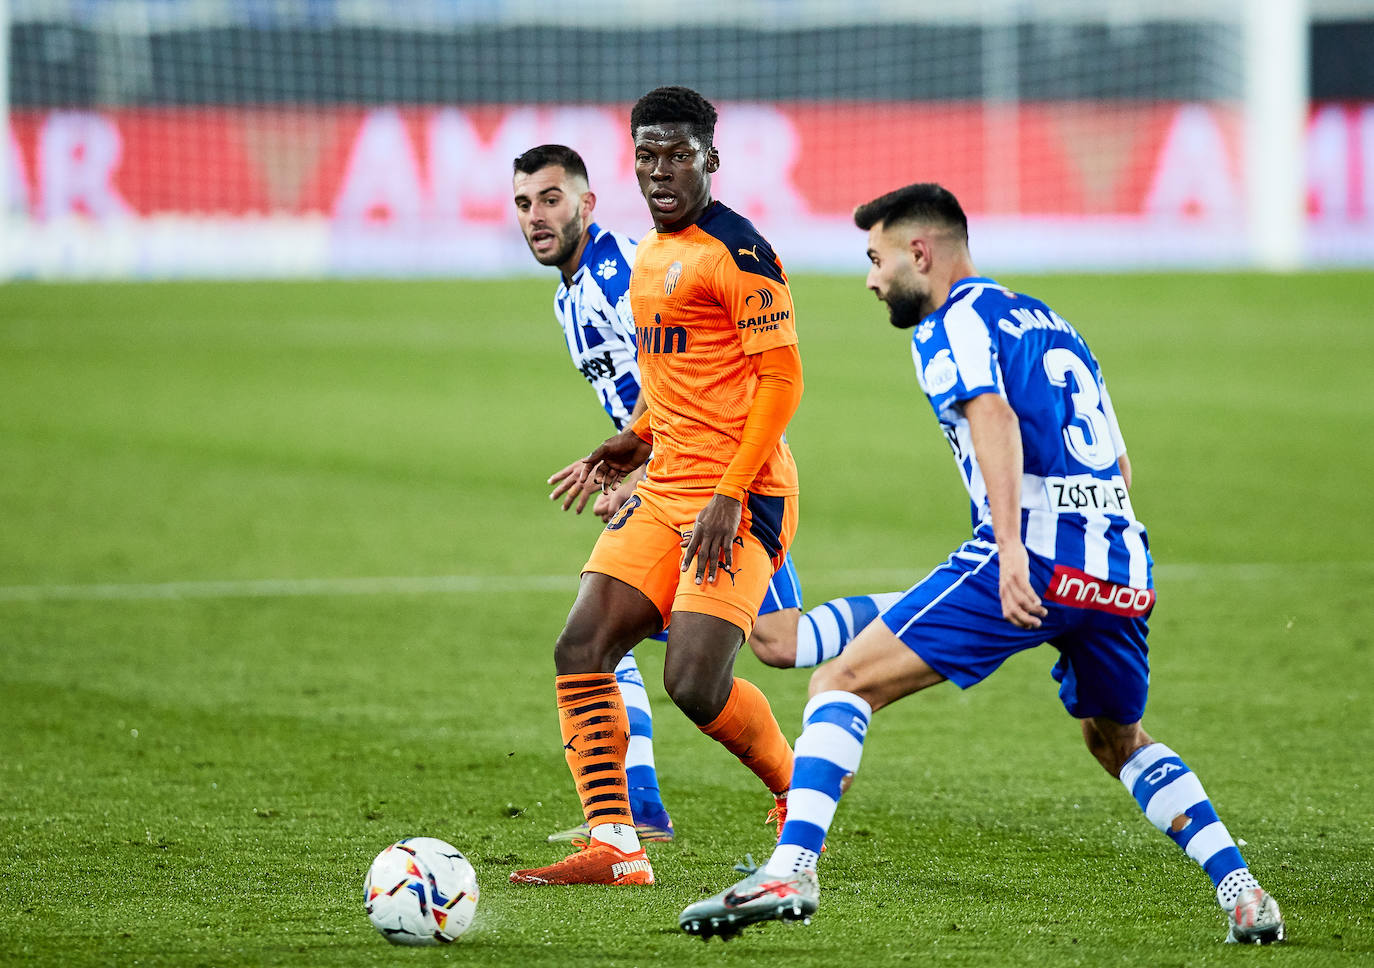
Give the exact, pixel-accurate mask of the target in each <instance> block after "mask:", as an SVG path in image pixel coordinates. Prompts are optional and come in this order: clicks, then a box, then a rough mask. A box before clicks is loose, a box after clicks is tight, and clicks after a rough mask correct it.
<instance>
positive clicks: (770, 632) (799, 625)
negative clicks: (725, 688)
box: [749, 554, 903, 669]
mask: <svg viewBox="0 0 1374 968" xmlns="http://www.w3.org/2000/svg"><path fill="white" fill-rule="evenodd" d="M902 594H903V593H902V592H885V593H880V594H877V595H853V596H850V597H848V598H836V599H832V600H831V601H828V602H826V603H824V604H823V605H819V606H817V607H816V608H813V609H811V610H810V611H808V612H806V613H804V614H803V612H802V595H801V580H800V579H799V578H798V577H797V568H796V565H794V564H793V563H792V556H791V555H790V554H789V555H787V556H786V557H785V558H784V559H783V562H782V565H781V566H780V567H779V568H778V570H777V571H776V572H774V574H773V577H772V579H771V580H770V581H769V583H768V591H767V592H766V593H765V594H764V597H763V604H762V605H761V606H760V607H759V620H758V622H756V623H755V624H754V631H753V632H752V633H750V635H749V647H750V648H751V649H753V650H754V654H755V655H756V656H758V658H759V661H760V662H762V663H764V664H765V665H770V666H774V667H776V668H779V669H792V668H797V669H804V668H810V667H812V666H816V665H820V664H821V663H822V662H824V661H826V660H827V659H833V658H834V657H835V656H837V655H839V654H840V652H841V651H842V650H843V649H844V647H845V646H846V645H848V644H849V643H850V642H851V641H852V640H853V639H854V636H856V635H858V634H859V632H861V631H863V629H864V627H865V626H867V625H868V623H869V622H872V621H873V620H874V619H875V618H877V617H878V613H879V612H881V611H882V610H883V609H884V608H886V607H887V606H888V605H891V604H892V603H893V602H895V601H897V600H898V599H899V598H901V597H902Z"/></svg>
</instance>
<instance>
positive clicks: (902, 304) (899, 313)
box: [883, 291, 929, 329]
mask: <svg viewBox="0 0 1374 968" xmlns="http://www.w3.org/2000/svg"><path fill="white" fill-rule="evenodd" d="M883 301H884V302H885V303H886V304H887V317H888V322H890V323H891V324H892V325H893V326H894V327H896V328H897V329H911V328H912V327H913V326H915V325H917V324H918V323H919V322H920V321H921V320H923V319H925V318H926V316H927V315H929V308H928V305H927V304H928V302H929V300H927V299H926V298H925V297H924V296H920V295H917V294H916V293H913V292H895V291H894V292H889V293H888V294H887V299H885V300H883Z"/></svg>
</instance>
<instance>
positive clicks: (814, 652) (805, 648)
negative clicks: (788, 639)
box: [796, 592, 906, 669]
mask: <svg viewBox="0 0 1374 968" xmlns="http://www.w3.org/2000/svg"><path fill="white" fill-rule="evenodd" d="M905 594H906V592H884V593H882V594H878V595H854V596H852V597H850V598H835V599H831V600H830V601H828V602H826V603H825V604H823V605H817V606H816V607H815V608H813V609H811V610H810V611H809V612H807V613H806V614H805V615H803V616H802V617H801V619H800V620H799V621H798V622H797V660H796V667H797V668H798V669H805V668H810V667H811V666H818V665H820V664H821V663H822V662H824V661H825V660H826V659H833V658H835V656H837V655H839V654H840V653H841V652H843V651H844V647H845V646H846V645H848V644H849V643H850V641H851V640H852V639H853V638H854V636H856V635H858V634H859V633H860V632H861V631H863V628H864V626H866V625H868V623H869V622H872V621H873V620H874V619H875V618H877V617H878V613H879V612H881V611H882V610H883V609H885V608H887V607H888V606H889V605H891V604H892V603H893V602H895V601H897V600H898V599H899V598H901V597H902V596H903V595H905Z"/></svg>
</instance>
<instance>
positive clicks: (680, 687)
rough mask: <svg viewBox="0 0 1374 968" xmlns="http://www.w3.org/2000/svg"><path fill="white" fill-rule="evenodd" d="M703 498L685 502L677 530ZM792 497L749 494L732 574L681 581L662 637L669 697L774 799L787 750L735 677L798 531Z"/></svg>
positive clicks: (783, 784)
mask: <svg viewBox="0 0 1374 968" xmlns="http://www.w3.org/2000/svg"><path fill="white" fill-rule="evenodd" d="M704 500H705V499H704V498H700V497H693V498H692V499H691V500H687V499H684V500H683V501H682V502H681V504H680V506H679V508H678V514H679V516H680V522H681V527H682V528H683V529H684V530H685V529H686V528H689V527H691V526H692V524H693V523H694V522H695V519H696V514H697V512H698V511H699V509H700V506H701V505H702V504H703V503H704ZM796 507H797V504H796V498H783V497H761V496H759V495H755V494H750V495H749V498H748V500H747V501H746V503H745V507H744V509H743V513H742V515H741V519H740V529H739V533H738V535H737V537H736V539H735V544H734V547H733V550H732V563H733V567H732V569H731V570H730V571H729V572H725V571H721V572H718V573H717V578H716V581H715V582H714V583H703V584H701V585H698V584H696V582H695V580H694V573H693V571H691V570H689V571H688V572H684V573H682V574H681V578H680V581H679V583H678V586H677V589H676V593H675V597H674V600H673V614H672V623H671V625H670V627H669V631H668V649H667V653H666V655H667V657H666V659H665V661H664V683H665V685H666V686H667V689H668V694H669V695H670V696H672V698H673V701H674V702H675V703H677V705H678V707H679V708H681V709H682V711H683V712H685V713H686V714H687V717H688V718H689V719H691V720H692V722H694V723H696V724H697V726H698V727H699V728H700V729H701V731H702V732H704V733H705V734H706V735H708V736H710V737H711V738H712V739H714V740H716V741H717V742H719V743H720V744H721V745H722V746H724V747H725V748H726V749H728V750H729V751H730V752H732V753H734V754H735V755H736V756H737V757H739V759H740V761H741V762H743V763H744V765H745V766H747V767H748V768H749V769H750V770H751V771H753V773H754V774H755V775H756V776H757V777H758V778H759V779H760V780H761V781H763V783H764V785H765V786H766V787H768V789H769V791H771V792H772V793H773V794H774V796H778V795H781V794H783V793H785V792H786V791H787V785H788V782H789V781H790V780H791V777H792V748H791V746H790V745H789V744H788V742H787V739H786V737H785V736H783V733H782V729H781V727H779V726H778V722H777V719H776V718H775V717H774V716H773V710H772V708H771V707H770V706H769V704H768V700H767V699H766V698H765V697H764V695H763V693H762V692H760V691H759V689H758V687H757V686H755V685H753V684H752V683H750V682H748V681H746V680H744V679H738V678H736V677H735V674H734V663H735V656H736V654H737V653H738V652H739V648H740V646H741V645H743V644H744V638H745V636H746V634H747V633H748V632H749V631H751V630H752V628H753V625H754V622H755V620H756V619H757V617H758V608H759V603H760V602H761V601H762V600H763V596H764V591H765V589H766V588H767V586H768V581H769V578H770V576H772V574H773V573H774V571H775V570H776V566H777V563H778V562H779V561H781V559H782V558H783V556H784V554H785V550H786V545H787V543H788V542H789V541H790V540H791V536H792V534H793V532H794V531H795V529H796Z"/></svg>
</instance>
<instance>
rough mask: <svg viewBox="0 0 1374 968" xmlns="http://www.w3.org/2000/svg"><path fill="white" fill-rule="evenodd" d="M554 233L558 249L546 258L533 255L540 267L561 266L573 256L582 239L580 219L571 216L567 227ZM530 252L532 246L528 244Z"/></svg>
mask: <svg viewBox="0 0 1374 968" xmlns="http://www.w3.org/2000/svg"><path fill="white" fill-rule="evenodd" d="M555 232H556V234H557V235H558V248H556V249H554V250H553V252H551V253H549V254H548V255H546V256H542V257H541V256H539V255H538V254H535V256H534V257H535V259H536V260H538V262H539V264H540V265H546V266H561V265H562V264H563V263H564V262H567V261H568V257H569V256H571V255H572V254H573V251H574V250H575V249H576V248H577V243H578V242H579V241H580V240H581V238H582V219H580V218H578V217H577V216H573V218H572V219H571V220H570V221H569V222H568V224H567V225H565V226H563V228H562V229H557V230H555ZM525 241H526V243H527V244H528V243H529V239H526V240H525ZM530 252H532V253H533V252H534V246H533V244H530Z"/></svg>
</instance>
